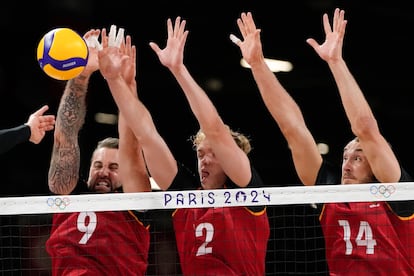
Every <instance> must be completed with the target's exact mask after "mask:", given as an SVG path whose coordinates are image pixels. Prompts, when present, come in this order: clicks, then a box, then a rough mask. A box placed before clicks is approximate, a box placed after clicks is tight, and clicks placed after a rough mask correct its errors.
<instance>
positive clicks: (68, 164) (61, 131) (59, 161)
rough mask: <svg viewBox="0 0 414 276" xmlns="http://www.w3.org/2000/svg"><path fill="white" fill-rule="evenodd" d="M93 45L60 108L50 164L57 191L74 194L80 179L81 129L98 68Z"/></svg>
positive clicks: (51, 184) (92, 34) (52, 185)
mask: <svg viewBox="0 0 414 276" xmlns="http://www.w3.org/2000/svg"><path fill="white" fill-rule="evenodd" d="M99 33H100V31H99V30H90V31H88V32H87V33H86V34H85V35H84V38H85V40H86V41H90V40H89V38H90V37H98V36H99ZM88 46H89V58H88V63H87V65H86V67H85V69H84V71H83V72H82V73H81V74H80V75H79V76H77V77H76V78H74V79H71V80H68V81H67V83H66V87H65V90H64V91H63V95H62V98H61V100H60V104H59V107H58V111H57V116H56V125H55V133H54V143H53V150H52V157H51V160H50V167H49V179H48V182H49V190H50V191H51V192H53V193H55V194H70V193H71V192H72V191H73V189H74V188H75V187H76V184H77V183H78V179H79V168H80V150H79V143H78V134H79V130H80V129H81V127H82V126H83V124H84V121H85V116H86V93H87V88H88V83H89V78H90V76H91V75H92V73H93V72H95V71H96V70H98V66H99V64H98V49H96V48H95V46H91V45H90V44H88Z"/></svg>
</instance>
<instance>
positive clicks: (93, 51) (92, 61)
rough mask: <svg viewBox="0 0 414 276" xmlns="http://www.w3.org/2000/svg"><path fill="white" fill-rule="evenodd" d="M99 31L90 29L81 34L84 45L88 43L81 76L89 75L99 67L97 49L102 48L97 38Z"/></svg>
mask: <svg viewBox="0 0 414 276" xmlns="http://www.w3.org/2000/svg"><path fill="white" fill-rule="evenodd" d="M100 32H101V31H100V30H97V29H91V30H89V31H88V32H86V33H85V35H84V36H83V39H84V40H85V41H86V45H88V51H89V54H88V63H87V64H86V66H85V69H84V70H83V72H82V75H83V76H90V75H92V73H93V72H95V71H96V70H98V69H99V61H98V51H99V49H100V48H102V46H101V45H100V43H99V40H98V37H99V34H100Z"/></svg>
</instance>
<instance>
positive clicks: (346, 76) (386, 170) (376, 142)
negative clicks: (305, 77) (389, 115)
mask: <svg viewBox="0 0 414 276" xmlns="http://www.w3.org/2000/svg"><path fill="white" fill-rule="evenodd" d="M344 17H345V11H344V10H340V9H338V8H337V9H335V11H334V16H333V25H332V27H331V24H330V23H329V18H328V15H327V14H324V15H323V27H324V31H325V35H326V38H325V41H324V42H323V43H322V44H320V45H319V44H318V43H317V42H316V41H315V39H312V38H309V39H307V43H308V44H309V45H310V46H312V47H313V49H314V50H315V52H316V53H317V54H318V55H319V56H320V57H321V58H322V59H323V60H325V61H326V62H327V64H328V66H329V69H330V70H331V72H332V75H333V76H334V78H335V81H336V84H337V86H338V90H339V94H340V96H341V100H342V104H343V107H344V109H345V113H346V115H347V117H348V120H349V122H350V124H351V128H352V132H353V133H354V134H355V136H357V137H358V138H359V141H360V144H361V147H362V149H363V151H364V153H365V155H366V157H367V158H368V162H369V164H370V166H371V169H372V171H373V173H374V175H375V177H376V179H377V180H378V181H380V182H397V181H398V180H399V179H400V175H401V171H400V165H399V163H398V160H397V158H396V157H395V155H394V152H393V151H392V149H391V147H390V145H389V143H388V142H387V141H386V139H385V138H384V137H383V136H382V134H381V132H380V130H379V127H378V124H377V121H376V119H375V117H374V114H373V112H372V110H371V108H370V106H369V104H368V102H367V101H366V99H365V97H364V95H363V93H362V91H361V89H360V87H359V85H358V83H357V82H356V80H355V78H354V77H353V75H352V74H351V72H350V71H349V69H348V66H347V64H346V62H345V61H344V59H343V57H342V46H343V38H344V35H345V28H346V25H347V20H345V18H344Z"/></svg>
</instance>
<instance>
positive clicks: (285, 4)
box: [0, 0, 414, 274]
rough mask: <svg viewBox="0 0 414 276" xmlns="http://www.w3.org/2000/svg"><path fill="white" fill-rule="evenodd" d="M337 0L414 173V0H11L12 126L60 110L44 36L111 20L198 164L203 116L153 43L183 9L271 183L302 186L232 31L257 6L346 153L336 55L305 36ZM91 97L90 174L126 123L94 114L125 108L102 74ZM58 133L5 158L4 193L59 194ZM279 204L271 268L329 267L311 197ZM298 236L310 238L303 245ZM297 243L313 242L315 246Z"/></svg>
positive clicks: (370, 89) (358, 68)
mask: <svg viewBox="0 0 414 276" xmlns="http://www.w3.org/2000/svg"><path fill="white" fill-rule="evenodd" d="M335 7H340V8H343V9H345V11H346V13H345V17H346V18H347V19H348V25H347V29H346V34H345V41H344V49H343V56H344V58H345V60H346V61H347V63H348V66H349V68H350V69H351V71H352V72H353V74H354V76H355V78H356V79H357V81H358V83H359V84H360V86H361V88H362V90H363V91H364V93H365V96H366V98H367V100H368V101H369V103H370V104H371V107H372V109H373V111H374V113H375V115H376V117H377V119H378V122H379V125H380V128H381V130H382V132H383V134H384V136H385V137H386V138H387V139H388V140H389V141H390V143H391V144H392V145H393V148H394V150H395V152H396V153H397V155H398V157H399V158H400V159H401V161H402V164H403V166H404V167H405V168H406V169H407V170H408V171H409V172H411V173H414V160H413V159H412V153H413V150H412V146H411V145H412V141H411V140H412V139H411V138H410V135H411V131H410V129H411V125H412V123H413V121H414V110H412V109H411V106H412V103H411V102H412V100H413V96H412V93H413V92H414V90H413V82H412V79H413V77H412V73H413V69H412V61H413V47H412V44H411V43H410V42H411V40H412V38H411V37H412V34H413V27H414V24H413V23H414V22H413V21H414V16H413V8H411V7H408V2H407V1H401V0H399V1H357V0H354V1H333V0H303V1H302V0H295V1H232V2H227V1H204V2H199V1H179V2H178V1H176V2H175V1H128V0H118V1H98V0H95V1H81V0H72V1H69V0H67V1H53V0H49V1H29V2H27V3H24V7H23V6H22V4H21V3H20V2H17V1H14V2H8V5H6V7H2V11H1V16H0V26H1V35H2V36H3V39H2V47H1V49H3V51H2V58H1V59H0V95H1V102H0V105H1V106H0V128H7V127H13V126H16V125H18V124H21V123H24V122H26V121H27V118H28V116H29V115H30V114H31V113H32V112H33V111H35V110H36V109H38V108H39V107H40V106H41V105H43V104H48V105H49V106H50V113H53V114H56V109H57V106H58V103H59V100H60V96H61V94H62V92H63V89H64V85H65V82H63V81H57V80H54V79H51V78H50V77H48V76H47V75H45V74H44V73H43V72H42V71H41V69H40V67H39V65H38V63H37V61H36V48H37V43H38V42H39V40H40V39H41V37H42V36H43V35H44V34H45V33H46V32H48V31H49V30H51V29H54V28H56V27H69V28H72V29H74V30H76V31H78V32H79V33H80V34H83V33H85V32H86V31H87V30H89V29H90V28H102V27H106V28H108V29H109V27H110V25H111V24H116V25H117V26H118V27H123V28H125V29H126V33H127V34H130V35H131V36H132V39H133V43H134V44H135V45H136V46H137V52H138V54H137V55H138V58H137V64H138V69H137V79H138V85H139V94H140V98H141V99H142V101H143V102H144V104H145V105H146V106H147V107H148V109H149V110H150V112H151V114H152V116H153V118H154V121H155V124H156V126H157V127H158V130H159V132H160V133H161V135H162V136H163V137H164V138H165V140H166V141H167V143H168V144H169V145H170V147H171V149H172V151H173V153H174V154H175V155H176V158H177V159H179V160H182V161H184V162H185V163H187V164H189V165H192V164H194V165H195V164H196V163H195V160H196V159H195V154H194V152H193V151H192V149H191V143H190V142H189V141H188V138H189V137H190V135H192V134H194V133H195V131H196V130H197V129H198V125H197V123H196V121H195V119H194V116H193V115H192V113H191V110H190V109H189V107H188V104H187V102H186V99H185V97H184V95H183V93H182V92H181V89H180V88H179V86H178V84H177V83H176V81H175V80H174V78H173V77H172V75H171V74H170V72H169V71H168V70H167V69H166V68H164V67H163V66H162V65H161V64H160V63H159V61H158V58H157V56H156V55H155V53H153V52H152V50H151V49H150V47H149V46H148V43H149V42H150V41H155V42H157V43H158V44H159V45H160V47H164V46H165V42H166V37H167V34H166V19H167V18H168V17H171V18H173V19H175V17H176V16H178V15H179V16H182V17H183V18H184V19H186V20H187V29H188V30H190V34H189V36H188V39H187V44H186V49H185V63H186V64H187V66H188V68H189V70H190V71H191V72H192V74H193V76H194V78H195V79H196V80H197V81H198V83H199V84H200V85H201V86H202V87H203V88H204V89H205V90H206V91H207V93H208V95H209V96H210V97H211V99H212V101H213V102H214V104H215V105H216V107H217V109H218V111H219V113H220V114H221V116H222V118H223V120H224V121H225V122H226V123H227V124H229V125H230V126H231V127H232V128H233V129H237V130H240V131H241V132H243V133H245V134H247V135H248V136H249V137H250V138H251V140H252V141H251V142H252V146H253V151H252V153H251V158H252V160H253V162H254V166H255V167H256V168H257V169H258V170H259V172H260V173H261V175H262V177H263V179H264V180H265V182H266V184H267V185H269V186H285V185H291V184H296V185H297V183H299V182H298V179H297V176H296V174H295V172H294V169H293V164H292V160H291V157H290V154H289V151H288V149H287V146H286V142H285V140H284V138H283V137H282V136H281V134H280V131H279V129H278V127H277V125H276V123H275V122H274V121H273V120H272V118H271V116H270V114H269V113H268V112H267V110H266V108H265V106H264V104H263V102H262V100H261V98H260V96H259V92H258V90H257V87H256V84H255V82H254V80H253V78H252V76H251V73H250V71H249V69H245V68H241V67H240V66H239V60H240V58H241V54H240V51H239V49H238V47H237V46H235V45H233V44H232V43H231V41H230V40H229V38H228V36H229V34H230V33H235V34H237V35H239V34H238V27H237V25H236V19H237V18H238V17H239V16H240V13H241V12H242V11H252V12H253V16H254V18H255V21H256V25H257V26H258V27H259V28H261V29H262V34H261V37H262V42H263V50H264V53H265V56H266V57H269V58H276V59H282V60H288V61H290V62H292V63H293V66H294V68H293V70H292V71H291V72H289V73H277V76H278V77H279V79H280V81H281V82H282V84H283V85H284V86H285V87H286V89H287V90H288V91H289V93H291V95H292V96H293V97H294V99H295V100H296V101H297V102H298V104H299V105H300V107H301V109H302V111H303V113H304V116H305V119H306V121H307V124H308V127H309V128H310V129H311V131H312V133H313V134H314V136H315V138H316V140H317V141H318V142H325V143H327V144H328V145H329V146H330V152H329V154H328V155H327V158H328V159H330V160H331V161H334V162H338V163H339V162H340V161H341V154H342V148H343V146H344V145H345V143H346V142H348V141H349V140H350V139H351V138H352V133H351V131H350V128H349V124H348V122H347V120H346V117H345V114H344V111H343V108H342V105H341V103H340V100H339V96H338V92H337V89H336V86H335V83H334V81H333V78H332V76H331V73H330V72H329V69H328V67H327V65H326V64H325V62H324V61H322V60H321V59H320V58H319V57H318V56H317V54H316V53H315V52H314V50H313V49H312V48H311V47H310V46H309V45H307V44H306V42H305V40H306V39H307V38H309V37H313V38H315V39H317V41H319V42H321V41H323V39H324V37H325V35H324V32H323V27H322V14H323V13H324V12H327V13H328V14H329V16H330V17H332V14H333V10H334V8H335ZM22 25H23V27H22ZM214 84H215V85H214ZM88 97H89V104H88V117H87V120H86V123H85V125H84V128H83V129H82V132H81V134H80V144H81V150H82V156H83V158H84V160H82V162H83V166H82V170H83V173H84V174H86V173H87V171H86V170H87V165H88V163H89V158H90V153H91V152H92V149H93V147H94V146H95V144H96V142H97V141H98V140H99V139H101V138H103V137H106V136H109V135H110V136H117V129H116V127H115V126H113V125H104V124H98V123H96V122H95V121H94V114H95V113H96V112H104V113H112V114H116V113H117V109H116V106H115V104H114V102H113V100H112V98H111V96H110V93H109V91H108V89H107V87H106V84H105V83H104V82H103V80H102V78H101V76H100V74H99V72H97V73H96V74H95V75H94V76H93V78H92V80H91V84H90V92H89V96H88ZM52 142H53V133H52V132H50V133H48V134H47V136H46V137H45V139H44V140H43V141H42V142H41V143H40V144H39V145H34V144H31V143H24V144H21V145H19V146H17V147H15V148H14V149H12V150H11V151H9V152H7V153H5V154H3V155H2V156H0V166H1V168H2V169H1V172H2V174H1V175H2V182H3V184H2V185H3V186H2V188H1V193H2V195H3V196H6V195H12V196H22V195H45V194H48V193H49V191H48V187H47V171H48V166H49V161H50V153H51V148H52ZM269 213H270V215H271V216H272V220H271V223H272V224H274V225H278V226H280V225H284V227H282V228H279V229H278V230H277V231H274V232H272V237H271V239H272V241H273V242H274V243H275V244H276V243H278V245H279V247H278V249H277V248H276V249H275V248H273V247H271V248H270V249H269V252H270V253H269V255H271V256H272V257H270V258H269V261H268V264H269V267H270V269H269V271H270V273H272V272H273V273H276V272H281V271H283V272H284V273H286V274H298V273H299V271H302V272H303V271H308V272H309V271H311V272H312V271H313V272H312V273H315V271H316V270H318V271H320V268H315V266H319V265H321V266H322V267H323V264H318V263H317V262H312V260H311V259H309V258H316V257H317V256H319V257H320V255H318V254H321V248H320V243H319V242H320V241H319V242H318V240H315V239H307V241H306V239H304V238H305V237H306V236H307V235H309V236H313V235H314V236H318V235H320V233H319V232H318V231H319V229H318V227H317V226H316V227H314V226H313V225H314V224H315V221H316V220H317V217H316V216H314V211H313V210H312V209H311V208H309V207H308V206H298V207H295V206H291V208H272V209H271V210H270V212H269ZM304 229H308V230H306V231H305V230H304ZM298 237H301V239H302V241H301V242H302V243H303V244H298V243H297V240H298V239H297V238H298ZM307 243H314V244H307ZM312 247H314V248H319V249H315V251H312V250H310V249H309V248H312ZM288 248H296V249H298V248H299V249H300V248H307V250H306V251H307V252H308V253H305V252H301V253H300V252H299V253H298V250H296V251H289V250H286V249H288ZM307 254H308V255H307ZM309 254H311V255H312V254H313V255H312V256H311V255H309ZM275 260H278V261H280V262H276V261H275ZM304 260H305V261H304ZM273 264H274V265H273ZM307 266H308V267H307ZM299 267H300V268H299ZM322 270H323V268H322ZM288 272H289V273H288Z"/></svg>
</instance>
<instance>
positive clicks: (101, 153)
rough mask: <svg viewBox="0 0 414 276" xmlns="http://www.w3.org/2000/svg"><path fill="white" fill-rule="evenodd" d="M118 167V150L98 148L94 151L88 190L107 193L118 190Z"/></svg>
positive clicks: (119, 185)
mask: <svg viewBox="0 0 414 276" xmlns="http://www.w3.org/2000/svg"><path fill="white" fill-rule="evenodd" d="M118 167H119V164H118V149H110V148H100V149H98V150H96V151H95V152H94V153H93V156H92V161H91V167H90V168H89V178H88V188H89V190H91V191H95V192H98V193H109V192H113V191H115V190H116V189H118V188H120V187H121V183H120V181H119V175H118Z"/></svg>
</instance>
